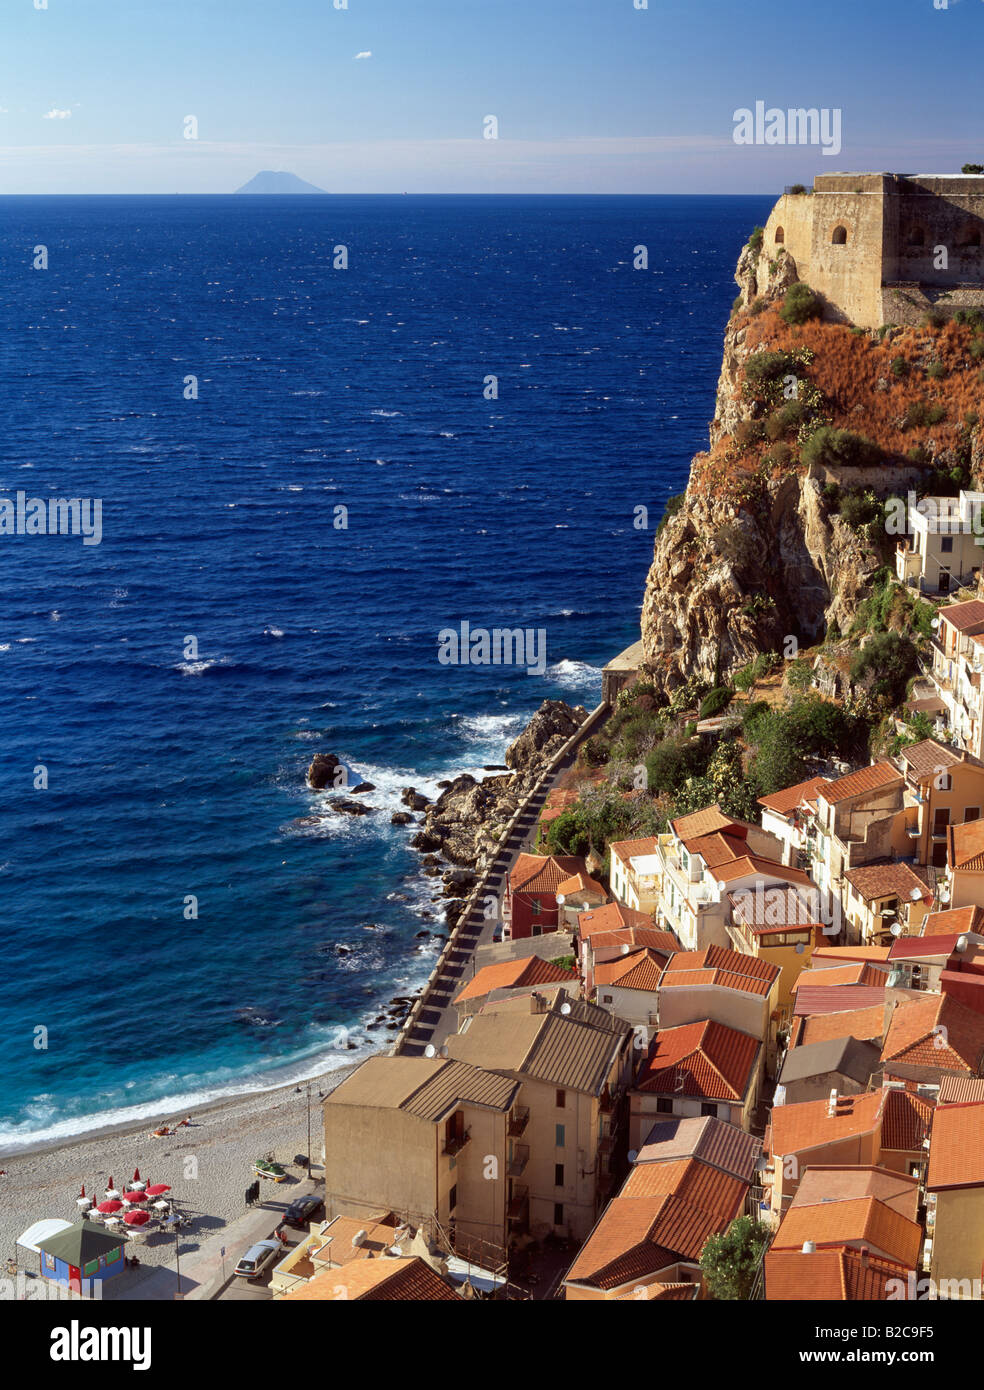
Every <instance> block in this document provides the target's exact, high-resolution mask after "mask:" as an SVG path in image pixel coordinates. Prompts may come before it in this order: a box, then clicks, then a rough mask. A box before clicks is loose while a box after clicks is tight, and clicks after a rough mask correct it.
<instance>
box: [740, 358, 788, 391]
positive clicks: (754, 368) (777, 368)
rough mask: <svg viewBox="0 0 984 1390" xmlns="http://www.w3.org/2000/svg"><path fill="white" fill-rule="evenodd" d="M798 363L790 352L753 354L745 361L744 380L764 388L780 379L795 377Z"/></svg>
mask: <svg viewBox="0 0 984 1390" xmlns="http://www.w3.org/2000/svg"><path fill="white" fill-rule="evenodd" d="M798 366H799V361H798V359H797V357H796V355H795V353H792V352H753V353H752V354H751V356H750V357H747V358H746V359H745V380H746V381H750V382H751V383H752V385H753V386H766V385H768V384H769V383H770V382H773V381H778V380H779V378H780V377H784V376H788V375H790V374H791V375H793V376H795V375H796V368H797V367H798Z"/></svg>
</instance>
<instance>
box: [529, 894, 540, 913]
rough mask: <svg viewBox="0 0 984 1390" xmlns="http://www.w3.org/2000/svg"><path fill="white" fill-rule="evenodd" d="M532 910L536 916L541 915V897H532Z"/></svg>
mask: <svg viewBox="0 0 984 1390" xmlns="http://www.w3.org/2000/svg"><path fill="white" fill-rule="evenodd" d="M530 911H531V912H532V914H533V916H534V917H539V915H540V899H539V898H531V899H530Z"/></svg>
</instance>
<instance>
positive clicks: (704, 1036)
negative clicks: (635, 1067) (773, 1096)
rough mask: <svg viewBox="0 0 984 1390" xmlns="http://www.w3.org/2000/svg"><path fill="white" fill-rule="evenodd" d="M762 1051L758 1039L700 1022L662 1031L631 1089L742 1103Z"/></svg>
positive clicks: (651, 1047)
mask: <svg viewBox="0 0 984 1390" xmlns="http://www.w3.org/2000/svg"><path fill="white" fill-rule="evenodd" d="M760 1049H761V1043H760V1042H759V1040H758V1039H757V1038H753V1037H751V1036H750V1035H749V1034H748V1033H739V1032H738V1031H737V1029H734V1028H728V1027H726V1026H725V1025H724V1024H723V1023H712V1022H710V1021H707V1020H704V1021H703V1022H699V1023H685V1024H683V1025H682V1026H681V1027H679V1028H662V1029H660V1031H659V1032H658V1033H656V1034H655V1036H654V1037H653V1039H652V1042H651V1043H650V1044H649V1052H648V1054H647V1057H646V1060H645V1062H644V1063H643V1065H642V1068H641V1070H640V1072H639V1075H638V1078H637V1080H636V1083H635V1088H636V1090H639V1091H645V1092H647V1093H650V1094H661V1095H667V1094H677V1095H685V1096H701V1097H703V1098H705V1099H707V1100H736V1101H740V1100H742V1099H743V1098H744V1096H745V1094H746V1092H747V1090H748V1087H749V1085H750V1083H751V1080H752V1077H753V1075H754V1073H755V1068H756V1065H757V1062H758V1056H759V1051H760Z"/></svg>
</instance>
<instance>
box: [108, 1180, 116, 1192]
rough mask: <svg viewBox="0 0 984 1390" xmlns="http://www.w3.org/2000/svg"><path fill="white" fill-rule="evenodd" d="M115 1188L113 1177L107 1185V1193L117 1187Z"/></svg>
mask: <svg viewBox="0 0 984 1390" xmlns="http://www.w3.org/2000/svg"><path fill="white" fill-rule="evenodd" d="M115 1186H116V1184H115V1182H113V1179H112V1177H110V1179H109V1182H108V1183H107V1184H106V1191H107V1192H108V1191H109V1189H110V1188H111V1187H115Z"/></svg>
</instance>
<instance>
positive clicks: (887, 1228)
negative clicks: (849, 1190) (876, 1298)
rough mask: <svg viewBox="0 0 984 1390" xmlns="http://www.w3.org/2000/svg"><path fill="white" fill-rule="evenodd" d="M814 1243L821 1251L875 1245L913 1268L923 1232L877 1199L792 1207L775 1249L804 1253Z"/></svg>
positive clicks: (920, 1248) (773, 1245)
mask: <svg viewBox="0 0 984 1390" xmlns="http://www.w3.org/2000/svg"><path fill="white" fill-rule="evenodd" d="M808 1240H812V1241H813V1242H814V1244H815V1245H816V1246H817V1248H818V1249H820V1248H822V1247H823V1246H834V1247H838V1246H841V1245H851V1244H853V1243H854V1242H858V1243H860V1244H863V1245H870V1246H874V1247H875V1249H876V1250H877V1251H878V1252H879V1253H880V1254H881V1255H882V1256H884V1257H886V1258H887V1259H890V1260H896V1261H897V1262H898V1263H899V1264H901V1265H905V1266H906V1267H907V1268H911V1269H914V1268H915V1266H916V1264H917V1263H918V1260H919V1254H920V1251H921V1250H922V1243H923V1230H922V1227H921V1226H918V1225H917V1224H916V1222H915V1221H910V1220H909V1219H908V1218H907V1217H905V1216H902V1215H901V1214H900V1213H899V1212H897V1211H893V1209H892V1208H891V1207H890V1206H888V1205H887V1204H886V1203H885V1202H879V1200H878V1198H877V1197H857V1198H854V1199H853V1200H852V1199H844V1200H841V1201H834V1202H831V1201H828V1202H819V1203H817V1204H815V1205H813V1206H791V1207H790V1208H789V1210H788V1211H787V1212H786V1214H785V1216H784V1217H783V1218H782V1222H781V1223H780V1226H779V1229H778V1231H777V1232H776V1234H775V1238H774V1239H773V1242H772V1249H773V1250H802V1248H803V1244H804V1242H805V1241H808Z"/></svg>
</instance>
